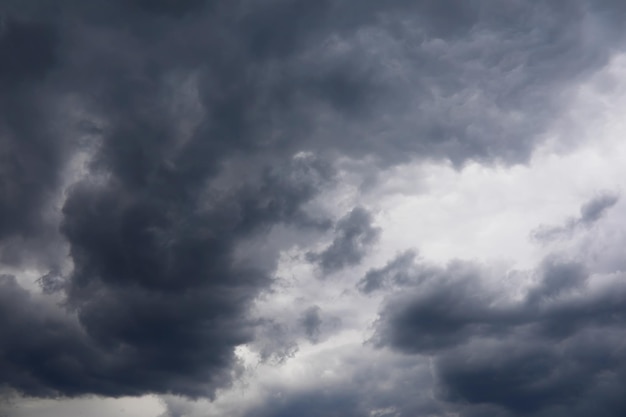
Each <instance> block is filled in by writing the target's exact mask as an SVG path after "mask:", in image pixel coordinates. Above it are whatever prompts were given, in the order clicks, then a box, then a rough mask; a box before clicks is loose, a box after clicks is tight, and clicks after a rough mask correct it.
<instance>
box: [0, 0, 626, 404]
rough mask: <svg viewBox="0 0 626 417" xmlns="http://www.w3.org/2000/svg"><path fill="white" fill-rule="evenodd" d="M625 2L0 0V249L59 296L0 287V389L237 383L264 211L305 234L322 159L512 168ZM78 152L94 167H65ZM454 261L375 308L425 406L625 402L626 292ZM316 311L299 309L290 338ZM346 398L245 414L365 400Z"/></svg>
mask: <svg viewBox="0 0 626 417" xmlns="http://www.w3.org/2000/svg"><path fill="white" fill-rule="evenodd" d="M444 3H445V4H444ZM625 11H626V8H625V7H624V6H623V5H622V4H621V3H619V2H610V1H599V2H598V1H595V2H584V1H568V2H565V1H556V2H547V1H545V2H544V1H539V2H532V3H529V2H518V1H510V2H505V3H502V2H495V1H450V2H435V1H417V2H409V1H401V0H395V1H390V2H374V1H361V2H346V1H331V0H323V1H314V2H312V1H300V0H268V1H263V2H254V1H246V0H238V1H237V0H235V1H201V0H184V1H168V0H158V1H157V0H155V1H143V0H133V1H118V0H113V1H103V0H95V1H89V2H86V1H72V0H64V1H44V0H40V1H27V2H25V1H21V0H20V1H18V0H4V1H3V2H1V3H0V14H1V20H0V89H1V91H2V94H1V95H0V150H1V151H2V152H1V154H0V158H1V163H0V167H1V168H0V261H1V262H2V264H3V265H4V266H10V267H11V268H17V269H20V268H21V269H28V268H31V267H35V268H39V269H49V270H50V271H51V272H50V273H49V274H46V275H45V276H44V277H43V278H42V280H41V283H42V284H43V287H44V289H45V290H46V291H45V292H46V293H56V294H55V295H54V296H55V297H61V298H62V300H63V301H62V306H61V308H58V307H57V306H55V305H54V303H53V302H51V301H50V300H49V299H48V298H46V297H52V296H53V295H52V294H48V295H41V296H39V295H34V294H32V293H30V292H28V291H26V290H25V289H24V288H22V286H20V284H19V278H20V277H19V276H17V277H14V276H10V275H3V276H2V277H0V369H1V371H0V384H1V385H2V386H4V387H6V388H8V389H11V390H15V391H17V392H18V393H20V394H22V395H27V396H36V397H55V396H79V395H84V394H96V395H103V396H122V395H141V394H146V393H173V394H181V395H186V396H191V397H198V396H208V397H211V396H212V395H213V394H214V392H215V390H216V389H217V388H218V387H223V386H226V385H228V384H229V382H230V381H231V380H232V378H233V377H234V376H235V375H236V372H237V366H236V363H235V360H234V347H235V346H237V345H239V344H242V343H245V342H248V341H250V340H251V339H252V337H253V335H254V329H253V323H255V322H256V321H255V319H254V318H253V317H249V314H248V310H249V307H250V305H251V302H252V301H253V300H254V298H255V297H256V296H257V295H258V294H259V293H260V292H261V291H262V290H263V289H265V288H267V287H268V285H270V283H271V272H272V271H271V269H268V268H267V267H254V266H250V265H240V264H238V263H237V262H236V260H235V258H234V257H233V251H234V249H235V248H236V247H237V245H238V243H239V242H242V241H243V240H245V239H248V238H250V237H254V236H258V235H260V234H262V233H264V232H266V231H268V230H269V229H270V228H272V226H274V225H277V224H285V225H288V226H290V227H297V228H302V229H306V228H318V229H319V228H323V227H326V226H324V224H325V223H324V221H323V219H321V220H320V219H317V218H314V217H312V215H311V214H309V213H308V212H307V211H306V209H305V205H306V203H307V202H308V201H310V200H311V199H312V198H313V197H315V196H316V195H317V194H318V193H319V191H320V190H321V189H323V188H324V187H325V186H326V185H328V184H329V183H331V182H332V181H333V178H334V174H333V172H334V170H333V162H334V160H335V159H336V158H338V157H348V158H355V159H359V158H370V159H371V161H373V163H372V170H373V171H374V170H375V169H377V167H384V166H388V165H391V164H394V163H399V162H404V161H407V160H409V159H410V158H424V159H427V158H440V159H448V160H450V161H451V162H452V163H454V164H456V165H460V164H462V163H464V162H465V161H467V160H470V159H474V160H481V161H500V162H504V163H515V162H523V161H525V160H526V158H527V157H528V156H529V154H530V152H531V151H532V149H533V146H534V145H535V143H536V141H537V140H538V137H539V136H538V133H540V132H541V131H542V129H543V128H545V127H547V126H549V124H550V122H551V121H552V119H553V117H554V116H555V115H556V114H558V112H559V108H560V105H561V104H562V100H563V99H564V96H565V95H566V92H567V87H568V86H570V85H573V84H572V83H574V82H575V81H576V80H578V79H580V78H581V77H583V76H585V75H587V74H590V73H592V72H593V71H594V70H596V69H598V68H600V67H601V66H602V65H603V64H604V63H606V61H607V59H608V57H609V54H610V52H611V51H612V50H613V49H614V48H615V47H616V46H617V45H619V43H618V42H619V41H621V37H622V33H621V30H620V25H621V22H622V19H621V17H623V16H624V12H625ZM600 28H601V29H602V30H599V29H600ZM596 29H597V30H596ZM538 109H540V110H538ZM79 153H83V154H85V155H88V160H89V162H88V164H87V166H86V168H85V170H82V171H80V170H79V172H74V171H76V170H74V171H72V169H71V167H72V166H73V165H71V161H73V160H74V159H75V158H76V156H77V155H78V154H79ZM68 178H70V179H69V180H68ZM59 199H60V200H59ZM59 201H60V202H59ZM611 204H613V203H611V202H610V201H608V200H607V201H604V202H597V204H595V203H594V204H591V205H589V206H588V207H587V208H586V209H584V210H583V212H582V214H581V216H582V217H581V220H580V221H581V222H587V221H589V222H593V221H595V219H596V217H599V216H600V215H601V213H602V211H603V210H604V209H605V208H606V207H608V206H610V205H611ZM370 223H371V219H370V217H369V214H368V213H367V212H366V211H364V210H362V209H359V208H357V209H355V210H354V211H352V212H351V213H350V214H349V215H348V216H347V217H345V218H344V219H343V220H341V221H339V223H337V225H336V227H335V230H336V232H337V238H336V239H335V240H334V241H333V242H332V243H331V245H330V246H329V247H328V248H327V249H326V250H324V251H322V252H320V253H319V254H314V255H313V260H314V261H316V262H318V263H319V265H320V266H321V269H322V270H323V271H324V272H332V271H334V270H337V269H340V268H342V267H345V266H349V265H352V264H355V263H358V262H359V261H360V260H361V259H362V257H363V256H364V254H365V252H364V250H365V248H367V247H368V246H369V245H370V244H371V243H373V242H374V241H375V239H376V236H377V233H378V232H377V229H376V228H375V227H373V226H372V225H371V224H370ZM68 260H70V261H71V262H72V264H73V267H72V268H70V269H69V270H68V269H67V268H66V266H65V265H66V263H67V262H66V261H68ZM407 265H413V263H412V260H411V259H410V255H405V257H404V258H399V259H398V260H396V261H394V262H392V263H391V264H389V265H388V266H387V267H385V268H384V269H382V270H380V271H373V272H371V273H370V274H368V275H367V276H366V277H365V280H364V281H363V283H362V287H361V289H362V290H363V291H364V292H373V291H376V290H377V289H380V288H383V287H385V286H387V285H391V286H393V285H396V284H394V282H395V281H394V280H397V281H398V282H401V281H405V280H406V281H410V282H413V281H414V280H415V277H414V276H413V275H412V273H409V272H406V268H405V267H406V266H407ZM450 268H451V269H450ZM450 268H449V269H444V270H437V269H435V270H433V271H427V274H426V275H428V278H424V279H423V280H422V279H419V280H418V281H419V282H420V283H419V285H418V284H416V286H415V294H413V293H410V294H408V295H406V296H403V297H402V298H401V299H399V300H398V302H397V303H394V304H390V305H389V306H387V308H386V309H384V311H383V313H382V316H381V322H380V328H379V333H378V337H379V339H380V341H379V343H380V344H381V345H388V346H391V347H393V348H395V349H398V350H400V351H403V352H407V353H411V354H428V355H433V357H434V358H435V367H436V371H437V372H436V374H437V383H438V384H439V386H440V387H441V392H440V393H439V396H440V398H442V399H443V401H448V402H451V403H458V404H463V407H462V408H461V409H462V410H463V414H464V415H465V414H467V415H474V414H475V415H480V413H481V412H482V411H481V408H480V407H483V406H484V407H492V406H493V407H495V408H494V409H493V410H492V409H491V408H487V409H488V410H489V413H491V412H493V413H503V415H516V414H519V415H523V414H537V415H558V413H566V412H570V414H569V415H572V414H574V415H588V414H593V415H599V416H600V415H606V416H613V415H622V414H624V410H625V408H624V402H623V400H622V399H621V397H620V393H621V391H623V390H622V389H621V388H623V387H624V386H625V384H624V382H625V371H624V369H623V363H622V361H620V355H621V353H623V347H621V346H622V345H621V344H620V343H621V342H620V337H621V336H623V329H622V327H621V326H622V323H623V319H624V317H623V315H624V312H623V306H622V305H623V299H624V297H623V295H624V294H626V292H624V289H623V288H622V285H621V284H620V285H618V286H617V287H616V288H614V289H613V290H612V291H609V290H597V291H595V290H594V291H592V290H587V289H586V287H585V283H586V282H587V273H586V272H584V270H583V269H581V267H580V266H579V265H577V264H571V265H570V264H558V263H555V264H547V265H546V266H545V268H544V269H543V270H542V275H541V276H542V278H541V281H540V284H539V285H538V286H537V288H536V290H534V292H531V293H529V294H527V296H526V298H525V299H524V301H523V302H520V303H518V304H511V305H508V304H499V303H498V298H497V294H491V293H490V292H489V291H487V290H486V289H484V290H483V289H482V288H481V287H480V286H477V287H473V286H472V285H474V284H472V283H473V282H475V280H473V279H472V277H473V276H474V275H475V274H477V273H478V272H476V271H474V270H473V269H472V268H471V267H468V266H467V265H457V266H451V267H450ZM455 268H456V269H455ZM457 269H458V270H457ZM402 271H404V272H402ZM390 277H391V278H390ZM437 277H441V279H436V278H437ZM450 277H451V278H450ZM458 277H463V279H460V278H458ZM564 277H565V278H564ZM390 280H391V281H390ZM422 281H423V282H422ZM424 285H425V286H426V287H423V286H424ZM422 288H426V289H425V290H422ZM319 320H320V317H319V314H318V312H317V310H315V309H312V310H308V311H307V312H305V313H304V315H303V316H302V324H303V326H304V328H305V332H306V334H307V335H308V336H309V337H310V338H311V339H315V338H316V337H317V331H318V330H317V329H318V327H319ZM418 335H419V336H418ZM621 340H623V339H621ZM398 372H400V371H398ZM402 372H404V373H405V372H406V370H403V371H402ZM404 373H402V375H404ZM409 379H410V378H409ZM477 381H478V382H477ZM400 385H402V384H400ZM398 389H408V388H406V387H400V388H398ZM350 390H352V391H350ZM350 390H348V391H349V394H346V396H345V397H341V398H340V400H341V401H340V402H339V403H337V402H336V401H335V400H334V399H333V398H335V397H333V395H331V394H328V393H325V394H323V393H310V395H309V396H303V397H299V398H298V399H297V400H293V403H290V405H289V407H291V408H289V407H288V408H287V409H285V410H286V411H285V410H283V411H280V410H270V411H267V412H266V413H265V414H263V412H264V411H259V414H256V415H268V416H269V415H275V416H278V415H294V414H298V415H311V416H313V415H326V416H328V415H366V414H367V412H368V411H367V409H360V408H359V406H357V404H361V403H358V401H357V399H356V398H357V397H358V395H357V394H355V393H357V392H358V390H357V387H352V388H350ZM318 394H319V395H318ZM307 395H308V394H307ZM398 395H399V394H398ZM407 396H410V395H409V394H406V395H399V396H398V397H397V398H396V397H393V398H396V399H398V401H400V399H403V401H408V399H407V398H408V397H407ZM320 398H321V399H320ZM337 398H339V397H337ZM342 398H343V399H342ZM389 398H391V397H389ZM474 405H476V407H479V408H474ZM316 407H317V408H316ZM303 408H307V410H309V411H307V412H308V413H309V414H306V413H303V412H300V411H301V410H302V409H303ZM329 409H333V410H334V411H329ZM298 410H300V411H298ZM413 410H415V408H413ZM476 410H478V411H476ZM296 411H298V413H296ZM434 412H435V411H432V410H431V411H429V413H431V414H433V413H434ZM542 413H543V414H542ZM548 413H552V414H548ZM492 415H497V414H492ZM563 415H565V414H563Z"/></svg>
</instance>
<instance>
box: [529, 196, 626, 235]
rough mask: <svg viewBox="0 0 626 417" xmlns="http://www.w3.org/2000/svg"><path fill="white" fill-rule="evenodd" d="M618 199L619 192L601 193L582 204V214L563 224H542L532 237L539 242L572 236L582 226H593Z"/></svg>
mask: <svg viewBox="0 0 626 417" xmlns="http://www.w3.org/2000/svg"><path fill="white" fill-rule="evenodd" d="M618 201H619V196H618V195H617V194H613V193H602V194H599V195H597V196H596V197H594V198H592V199H591V200H589V201H587V202H586V203H585V204H583V205H582V206H581V208H580V216H578V217H576V218H572V219H569V220H568V221H567V222H566V223H565V224H564V225H562V226H540V227H538V228H537V229H536V230H534V231H533V232H532V233H531V237H532V238H533V239H534V240H536V241H539V242H550V241H553V240H556V239H562V238H567V237H570V236H571V235H572V234H573V233H575V232H576V231H577V230H579V229H580V228H588V227H591V226H593V225H594V224H595V223H596V222H598V221H599V220H600V219H601V218H602V217H603V216H604V215H605V213H606V212H607V211H608V210H609V209H610V208H611V207H613V206H614V205H615V204H617V202H618Z"/></svg>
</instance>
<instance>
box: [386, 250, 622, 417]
mask: <svg viewBox="0 0 626 417" xmlns="http://www.w3.org/2000/svg"><path fill="white" fill-rule="evenodd" d="M415 268H416V270H417V271H418V273H417V274H414V275H413V277H414V280H413V284H412V285H410V286H409V287H408V288H411V289H410V290H409V289H408V288H405V290H404V291H403V292H402V294H401V295H398V296H396V297H393V299H392V300H390V301H389V302H388V304H387V306H386V307H385V308H384V310H383V312H382V314H381V318H380V322H379V327H378V330H377V334H376V336H375V340H376V341H377V343H379V344H381V345H385V346H391V347H393V348H394V349H398V350H400V351H403V352H407V353H411V354H421V355H430V356H432V357H433V358H434V363H435V375H436V379H437V383H438V385H439V395H440V397H441V398H442V399H443V400H445V401H448V402H452V403H458V404H464V405H462V406H461V407H462V408H465V409H467V411H466V412H467V413H468V415H473V414H472V412H473V411H472V407H473V406H476V407H478V410H480V407H484V406H489V407H492V408H493V409H492V411H491V412H493V413H496V414H497V413H504V414H502V415H528V414H530V415H585V414H589V413H592V414H594V415H601V416H616V415H620V414H622V413H624V412H625V411H626V408H625V407H626V403H624V401H623V400H622V399H621V395H620V394H618V393H619V392H620V391H621V388H622V387H623V384H624V381H625V380H626V379H625V378H626V369H624V367H623V363H622V362H623V361H622V360H621V359H620V356H621V353H620V352H621V351H622V347H621V345H622V342H621V340H623V337H624V334H625V332H626V327H625V326H624V318H625V317H624V309H623V304H624V301H625V297H626V287H624V283H623V274H617V275H615V276H611V277H597V278H595V279H594V278H591V277H590V273H589V271H587V270H586V268H585V267H584V266H583V265H581V264H578V263H575V262H574V263H572V262H570V261H563V260H558V259H548V260H546V261H545V263H544V265H543V266H542V267H541V268H540V269H539V270H538V271H536V274H537V279H538V282H537V284H535V285H534V286H533V287H531V289H530V290H528V291H527V293H526V295H525V296H524V297H523V298H522V299H521V300H511V299H507V298H506V297H505V296H504V294H503V293H501V292H500V293H499V292H498V291H495V290H493V289H491V290H490V289H489V288H487V287H485V284H484V283H483V282H484V281H483V280H482V279H481V269H480V267H478V266H476V265H472V264H463V263H453V264H451V265H449V266H448V267H447V268H440V269H434V270H432V273H428V274H424V273H423V272H422V271H424V267H421V266H417V265H416V266H415ZM483 273H484V272H483ZM476 412H478V411H476ZM478 413H479V414H480V412H478ZM464 415H465V414H464Z"/></svg>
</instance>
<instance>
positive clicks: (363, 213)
mask: <svg viewBox="0 0 626 417" xmlns="http://www.w3.org/2000/svg"><path fill="white" fill-rule="evenodd" d="M372 221H373V219H372V215H371V214H370V213H369V212H368V211H367V210H365V209H364V208H362V207H357V208H355V209H353V210H352V211H350V213H348V214H346V215H345V216H344V217H343V218H341V219H340V220H339V221H338V222H337V225H336V226H335V233H336V234H337V236H336V237H335V239H334V240H333V241H332V243H331V244H330V245H329V246H328V247H327V248H326V249H324V250H323V251H321V252H319V253H309V254H308V255H307V259H308V260H309V261H310V262H316V263H317V264H318V265H319V266H320V267H321V268H322V271H323V272H324V273H332V272H335V271H337V270H340V269H342V268H344V267H346V266H350V265H355V264H358V263H359V262H360V261H361V260H362V259H363V257H364V256H365V255H366V254H367V251H368V250H369V249H370V247H371V245H372V244H374V243H375V242H376V241H377V239H378V236H379V234H380V229H379V228H377V227H374V226H373V225H372Z"/></svg>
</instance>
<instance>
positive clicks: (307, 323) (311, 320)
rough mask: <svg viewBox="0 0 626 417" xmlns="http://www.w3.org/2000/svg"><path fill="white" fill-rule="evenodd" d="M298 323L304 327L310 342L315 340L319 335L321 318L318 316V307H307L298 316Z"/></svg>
mask: <svg viewBox="0 0 626 417" xmlns="http://www.w3.org/2000/svg"><path fill="white" fill-rule="evenodd" d="M300 323H301V324H302V327H304V332H305V333H306V336H307V337H308V339H309V340H310V341H311V342H316V341H317V340H318V338H319V335H320V327H321V325H322V318H321V317H320V308H319V307H318V306H312V307H309V308H307V309H306V310H305V311H304V313H302V316H301V317H300Z"/></svg>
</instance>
